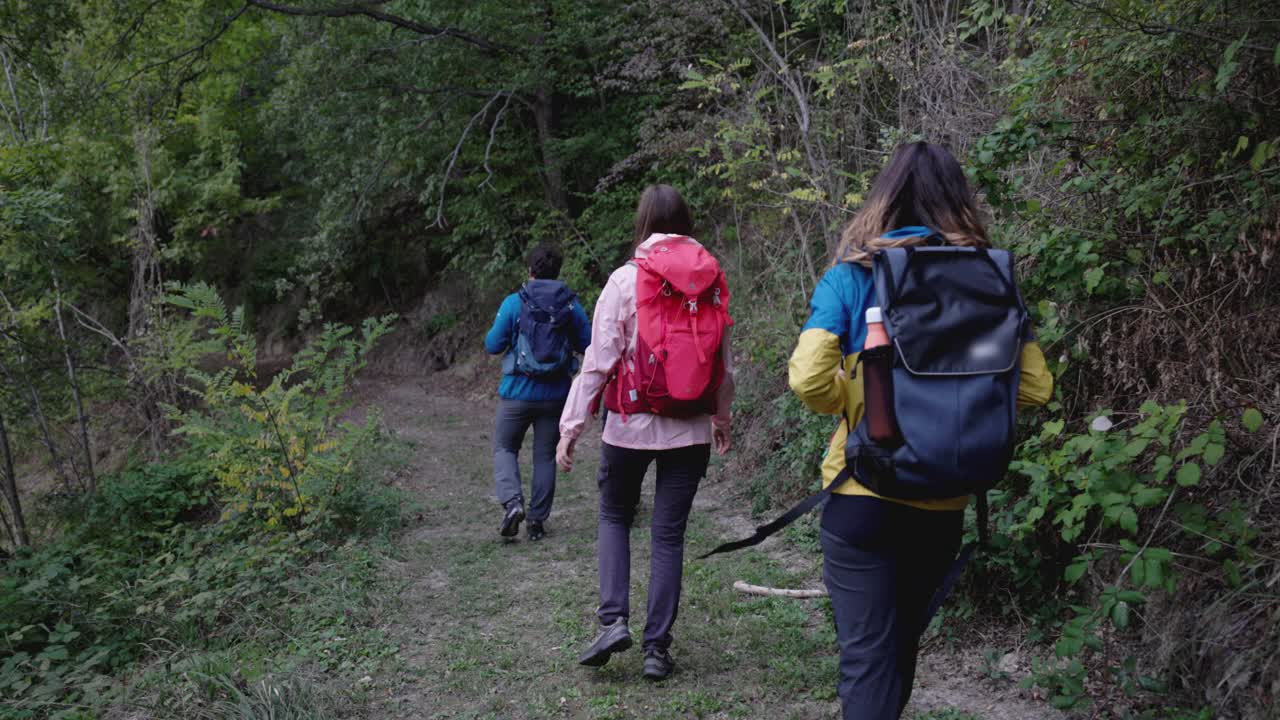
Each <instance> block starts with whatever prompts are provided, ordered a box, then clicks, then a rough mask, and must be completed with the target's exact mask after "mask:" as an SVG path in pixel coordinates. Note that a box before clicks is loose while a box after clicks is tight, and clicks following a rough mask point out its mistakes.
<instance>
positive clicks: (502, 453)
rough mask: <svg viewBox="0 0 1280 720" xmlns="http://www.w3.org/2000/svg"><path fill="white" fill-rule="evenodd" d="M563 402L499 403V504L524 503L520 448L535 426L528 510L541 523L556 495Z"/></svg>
mask: <svg viewBox="0 0 1280 720" xmlns="http://www.w3.org/2000/svg"><path fill="white" fill-rule="evenodd" d="M562 409H564V400H546V401H536V402H535V401H532V400H508V399H506V398H503V399H502V400H501V401H499V402H498V417H497V422H496V423H495V428H494V431H493V486H494V495H495V496H496V497H497V498H498V502H500V503H502V504H503V506H506V505H507V504H508V503H510V502H511V501H512V500H520V501H522V502H523V500H524V489H523V484H522V483H521V481H520V446H521V445H523V444H524V435H525V432H527V431H528V430H529V426H530V425H532V426H533V488H532V490H533V492H532V502H530V503H528V504H527V506H526V508H525V513H526V516H527V517H528V518H529V519H530V520H536V521H538V522H542V521H543V520H546V519H547V518H548V517H549V516H550V515H551V502H552V500H554V499H555V496H556V445H557V444H558V443H559V442H560V411H561V410H562Z"/></svg>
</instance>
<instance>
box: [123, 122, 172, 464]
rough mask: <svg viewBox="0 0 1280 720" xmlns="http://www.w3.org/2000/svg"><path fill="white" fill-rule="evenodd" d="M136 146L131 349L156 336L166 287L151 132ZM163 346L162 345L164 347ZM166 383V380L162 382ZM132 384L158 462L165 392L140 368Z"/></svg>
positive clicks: (136, 138)
mask: <svg viewBox="0 0 1280 720" xmlns="http://www.w3.org/2000/svg"><path fill="white" fill-rule="evenodd" d="M134 146H135V147H136V148H137V150H138V162H139V169H140V170H141V175H142V181H143V188H142V194H141V195H140V196H139V198H138V225H137V227H136V228H134V243H133V272H132V278H131V280H130V286H129V334H128V337H127V339H126V342H127V343H128V345H129V347H130V348H136V347H138V346H140V345H143V344H145V343H147V342H148V341H150V340H153V339H155V336H154V335H153V333H155V332H156V330H157V329H158V328H157V325H158V324H159V323H158V320H159V318H157V317H156V316H155V315H156V311H157V303H158V302H159V299H160V294H161V293H162V292H163V290H164V281H163V278H162V277H161V275H160V259H159V258H160V242H159V234H158V232H157V230H156V206H155V189H154V188H153V187H152V184H151V134H150V132H149V131H147V130H138V131H137V132H136V133H135V134H134ZM162 349H163V348H161V350H162ZM160 382H161V383H163V380H161V381H160ZM129 387H130V388H131V389H132V391H133V396H134V397H135V398H136V400H135V402H136V403H138V411H139V414H140V415H142V417H143V418H144V422H146V424H147V428H146V431H147V435H148V438H149V440H150V446H151V459H152V461H159V460H160V456H161V455H162V453H163V452H164V444H165V443H164V441H165V418H164V411H163V409H162V408H161V407H160V402H161V397H162V396H163V393H161V392H158V388H157V387H156V386H154V385H153V384H152V383H149V382H147V379H146V378H145V377H143V376H142V375H141V374H140V373H139V372H138V371H137V369H133V371H132V372H131V373H130V377H129Z"/></svg>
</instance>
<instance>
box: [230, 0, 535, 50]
mask: <svg viewBox="0 0 1280 720" xmlns="http://www.w3.org/2000/svg"><path fill="white" fill-rule="evenodd" d="M248 2H249V4H250V5H253V6H254V7H258V8H262V9H263V10H270V11H272V12H278V13H283V14H285V15H296V16H300V17H330V18H341V17H366V18H369V19H370V20H376V21H378V22H385V23H390V24H392V25H395V26H396V27H398V28H403V29H405V30H408V31H410V32H415V33H418V34H419V35H428V36H432V37H450V38H455V39H457V40H461V41H462V42H465V43H469V44H471V45H474V46H476V47H478V48H480V49H481V50H484V51H485V52H488V53H498V52H504V51H510V50H513V49H514V48H512V47H511V46H510V45H504V44H501V43H495V42H490V41H489V40H486V39H484V38H482V37H480V36H478V35H475V34H473V33H469V32H467V31H465V30H459V29H458V28H454V27H437V26H435V25H427V24H425V23H421V22H418V21H417V20H410V19H409V18H405V17H401V16H399V15H392V14H390V13H386V12H383V11H381V10H378V9H376V8H375V7H374V6H375V5H381V4H382V2H370V1H368V0H366V2H361V3H354V4H351V5H335V6H333V7H329V8H303V7H297V6H296V5H283V4H281V3H276V2H268V1H267V0H248Z"/></svg>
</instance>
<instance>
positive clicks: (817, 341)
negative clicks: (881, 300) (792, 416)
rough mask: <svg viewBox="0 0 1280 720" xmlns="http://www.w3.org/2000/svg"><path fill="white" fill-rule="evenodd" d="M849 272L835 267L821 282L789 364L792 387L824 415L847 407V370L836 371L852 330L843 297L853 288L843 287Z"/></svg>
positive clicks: (815, 410) (803, 399)
mask: <svg viewBox="0 0 1280 720" xmlns="http://www.w3.org/2000/svg"><path fill="white" fill-rule="evenodd" d="M839 272H847V270H843V269H841V268H839V267H837V268H833V269H832V270H831V271H829V272H828V273H827V274H826V275H825V276H824V277H823V278H822V281H821V282H819V283H818V287H817V288H815V289H814V291H813V299H812V300H811V301H810V303H809V321H808V322H807V323H805V326H804V330H803V331H801V333H800V340H799V341H798V342H797V343H796V349H795V351H794V352H792V353H791V362H790V363H789V365H788V373H787V375H788V377H787V379H788V382H789V384H790V385H791V390H792V391H793V392H794V393H795V394H796V395H797V396H798V397H799V398H800V400H801V401H803V402H804V404H805V405H807V406H808V407H809V409H811V410H813V411H814V412H818V413H823V414H825V415H839V414H840V413H842V412H844V409H845V383H847V382H848V380H847V379H846V378H845V375H844V373H842V372H841V373H837V370H838V369H839V368H840V363H841V361H842V360H843V359H844V349H843V343H842V338H844V337H845V336H846V335H847V334H848V333H849V312H848V309H847V308H846V307H845V304H844V302H843V301H842V299H841V298H842V296H843V295H848V294H851V293H852V288H842V287H841V282H840V280H841V276H840V275H839V274H837V273H839Z"/></svg>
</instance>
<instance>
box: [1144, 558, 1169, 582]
mask: <svg viewBox="0 0 1280 720" xmlns="http://www.w3.org/2000/svg"><path fill="white" fill-rule="evenodd" d="M1143 565H1145V566H1146V570H1147V578H1146V579H1147V585H1149V586H1151V587H1155V588H1158V587H1160V586H1161V585H1162V584H1164V563H1163V562H1161V561H1160V560H1159V559H1158V558H1154V557H1150V556H1148V557H1145V558H1143Z"/></svg>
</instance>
